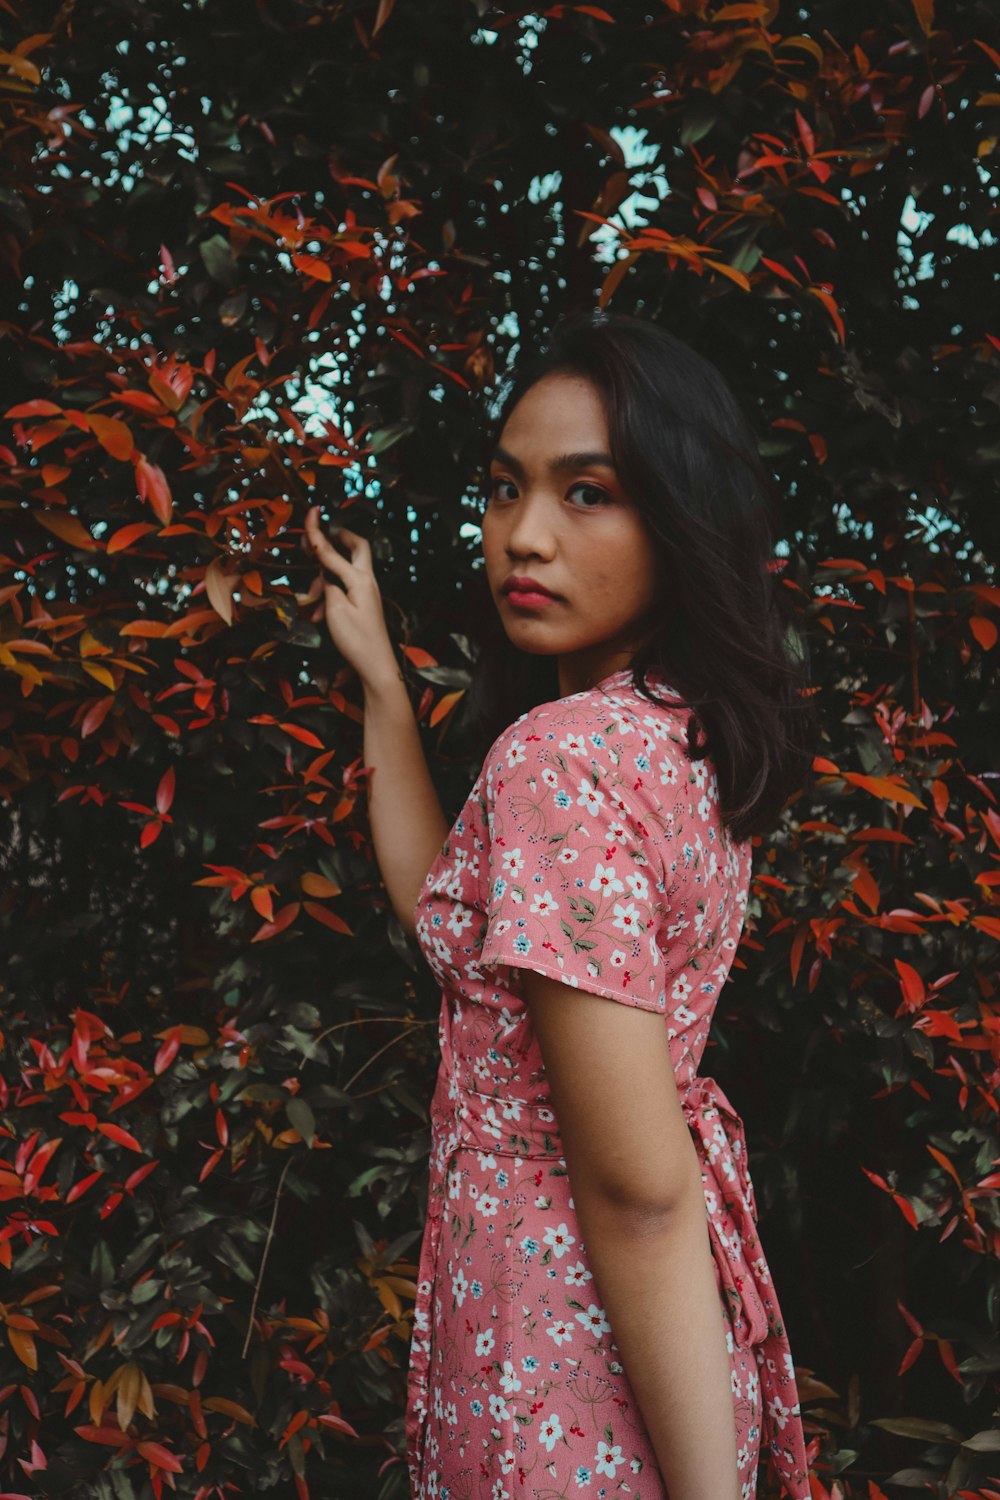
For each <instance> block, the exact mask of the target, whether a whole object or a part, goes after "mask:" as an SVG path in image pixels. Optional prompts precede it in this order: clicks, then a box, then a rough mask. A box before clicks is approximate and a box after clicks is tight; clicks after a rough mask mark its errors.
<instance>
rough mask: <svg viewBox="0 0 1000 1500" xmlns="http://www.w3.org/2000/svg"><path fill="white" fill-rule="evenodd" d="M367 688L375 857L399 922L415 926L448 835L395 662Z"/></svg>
mask: <svg viewBox="0 0 1000 1500" xmlns="http://www.w3.org/2000/svg"><path fill="white" fill-rule="evenodd" d="M362 683H363V684H364V690H365V722H364V756H365V765H366V766H368V767H370V768H371V771H370V774H369V778H368V820H369V823H370V825H371V831H372V842H373V843H374V845H375V857H376V859H377V860H378V867H379V870H380V871H381V873H382V879H383V881H384V882H385V888H386V891H387V892H388V894H389V900H390V901H391V902H392V906H393V910H394V911H395V913H396V915H397V917H398V918H399V920H400V922H401V924H402V926H403V928H404V929H405V931H406V932H408V933H409V934H410V935H411V937H412V935H413V933H414V931H415V928H414V923H413V908H414V907H415V906H416V904H417V897H418V896H419V895H420V888H421V886H422V885H423V883H424V877H425V876H426V874H427V871H428V870H429V869H430V867H431V865H432V864H433V862H434V857H435V855H436V854H437V853H438V850H439V849H440V848H441V845H442V844H443V843H444V841H445V839H446V838H447V836H448V821H447V819H446V818H445V815H444V813H443V811H442V809H441V803H440V802H439V800H438V795H437V792H436V790H435V788H434V783H433V781H432V780H431V774H430V771H429V769H428V767H427V758H426V756H425V755H424V748H423V745H422V744H421V740H420V730H419V727H418V725H417V720H416V716H415V715H414V712H413V708H412V706H411V704H410V698H409V694H408V692H407V690H406V684H405V682H404V681H403V675H402V673H401V672H400V670H399V668H398V666H397V665H396V664H395V662H393V664H392V669H391V671H390V670H389V669H388V668H383V670H382V671H381V672H380V673H378V674H377V675H375V676H373V677H368V678H365V677H362Z"/></svg>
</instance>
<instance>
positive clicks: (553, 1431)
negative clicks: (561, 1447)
mask: <svg viewBox="0 0 1000 1500" xmlns="http://www.w3.org/2000/svg"><path fill="white" fill-rule="evenodd" d="M562 1435H563V1430H562V1423H561V1422H560V1420H559V1418H558V1416H557V1415H556V1413H555V1412H552V1413H550V1415H549V1416H547V1417H546V1418H545V1419H544V1421H543V1422H541V1423H540V1424H539V1428H538V1441H539V1442H540V1443H544V1444H545V1446H546V1448H548V1450H549V1452H550V1453H551V1452H552V1449H553V1448H554V1447H555V1445H556V1441H557V1439H559V1438H561V1437H562Z"/></svg>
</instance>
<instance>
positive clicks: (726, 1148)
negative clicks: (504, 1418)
mask: <svg viewBox="0 0 1000 1500" xmlns="http://www.w3.org/2000/svg"><path fill="white" fill-rule="evenodd" d="M453 1088H454V1091H455V1092H454V1097H451V1092H452V1089H453ZM678 1091H679V1095H680V1101H681V1107H682V1109H683V1110H684V1113H685V1115H686V1116H687V1120H688V1124H689V1126H690V1128H691V1131H692V1135H693V1138H694V1144H695V1150H696V1152H697V1155H698V1159H699V1162H700V1165H701V1176H702V1184H703V1187H704V1189H705V1195H706V1207H707V1209H708V1223H709V1242H710V1246H711V1251H712V1259H713V1261H714V1264H715V1268H716V1273H717V1281H718V1285H719V1291H720V1293H721V1296H722V1299H723V1303H724V1306H725V1308H726V1312H727V1314H728V1323H729V1326H730V1328H731V1329H732V1336H733V1342H734V1344H735V1345H736V1346H737V1347H738V1348H745V1347H751V1346H755V1345H761V1346H762V1348H761V1351H760V1355H759V1357H758V1359H757V1364H758V1368H759V1376H760V1386H761V1397H762V1410H763V1422H762V1427H763V1433H762V1443H761V1452H762V1456H763V1454H764V1453H765V1452H770V1455H771V1457H772V1460H773V1462H774V1464H775V1467H776V1470H777V1473H778V1476H779V1478H780V1480H781V1481H782V1482H783V1484H784V1486H785V1489H786V1492H787V1494H788V1495H789V1496H791V1497H792V1500H809V1495H810V1489H809V1483H808V1477H807V1464H806V1456H805V1447H804V1442H803V1438H802V1431H801V1425H800V1423H799V1417H798V1399H797V1392H796V1391H795V1387H794V1376H793V1369H792V1363H791V1356H790V1352H789V1346H788V1341H787V1337H786V1334H785V1327H784V1323H783V1321H782V1318H781V1313H780V1309H779V1307H778V1303H777V1299H776V1297H775V1294H774V1291H773V1288H772V1286H771V1277H770V1272H769V1270H768V1266H767V1261H766V1260H765V1258H764V1255H763V1251H762V1250H761V1246H760V1241H759V1239H758V1237H757V1227H756V1226H757V1202H756V1198H755V1196H754V1190H753V1184H752V1182H751V1180H750V1172H749V1167H748V1164H747V1146H746V1136H745V1134H744V1129H743V1121H742V1120H741V1119H740V1116H739V1115H738V1114H737V1112H736V1110H735V1109H734V1108H733V1106H732V1104H730V1102H729V1100H728V1098H727V1097H726V1095H725V1093H724V1092H723V1090H722V1088H721V1086H720V1085H719V1084H718V1083H717V1082H716V1080H715V1079H714V1078H703V1077H700V1076H698V1075H695V1077H693V1078H692V1079H691V1080H690V1082H688V1083H687V1084H686V1085H679V1086H678ZM430 1118H431V1180H430V1187H429V1192H428V1202H427V1227H426V1231H425V1235H424V1240H423V1244H422V1247H421V1254H420V1265H419V1269H418V1279H417V1298H416V1303H415V1306H414V1313H413V1333H412V1338H411V1343H410V1362H409V1389H408V1403H407V1418H406V1447H407V1464H408V1467H409V1473H410V1482H411V1495H412V1497H413V1500H423V1492H422V1489H421V1476H420V1473H419V1469H420V1466H421V1462H422V1458H423V1453H424V1427H425V1426H426V1422H427V1413H428V1400H429V1389H428V1386H429V1381H428V1374H429V1364H430V1352H431V1337H430V1330H431V1323H432V1307H431V1301H432V1297H433V1296H434V1295H435V1288H437V1295H439V1296H440V1295H441V1288H442V1287H443V1286H444V1284H445V1279H444V1267H443V1266H439V1264H438V1254H439V1246H440V1232H441V1220H442V1216H443V1212H444V1203H445V1194H446V1190H447V1179H448V1171H449V1167H450V1165H451V1160H452V1158H453V1156H454V1155H455V1153H456V1152H457V1151H459V1150H463V1149H470V1148H471V1149H472V1150H474V1151H483V1152H489V1153H491V1154H492V1155H494V1156H504V1157H515V1158H518V1159H520V1160H522V1161H535V1160H547V1159H552V1158H556V1159H560V1158H562V1155H563V1153H562V1144H561V1141H560V1137H559V1132H558V1126H557V1123H556V1118H555V1114H554V1112H553V1110H552V1108H551V1106H550V1105H545V1104H538V1103H534V1102H532V1101H529V1100H526V1099H503V1098H496V1097H494V1096H493V1095H491V1094H482V1093H478V1092H476V1091H475V1090H473V1089H468V1088H464V1087H462V1086H460V1085H457V1084H454V1083H453V1080H452V1078H451V1077H450V1076H449V1073H448V1071H447V1070H446V1069H445V1068H442V1069H441V1071H440V1072H439V1074H438V1081H437V1087H436V1088H435V1091H434V1097H433V1099H432V1100H431V1106H430ZM786 1355H787V1358H786ZM772 1402H776V1403H777V1415H776V1417H774V1414H773V1413H772V1412H771V1410H770V1408H771V1404H772ZM773 1417H774V1419H773V1420H772V1418H773ZM786 1424H787V1428H788V1430H785V1431H782V1429H783V1428H785V1427H786Z"/></svg>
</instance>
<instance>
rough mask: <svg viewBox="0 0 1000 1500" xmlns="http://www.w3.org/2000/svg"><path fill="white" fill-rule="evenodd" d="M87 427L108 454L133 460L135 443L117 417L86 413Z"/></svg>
mask: <svg viewBox="0 0 1000 1500" xmlns="http://www.w3.org/2000/svg"><path fill="white" fill-rule="evenodd" d="M85 416H86V418H87V425H88V426H89V428H90V430H91V432H92V433H93V434H94V436H95V438H96V439H97V441H98V442H99V443H100V445H101V447H102V448H103V449H104V451H105V452H106V453H110V454H111V457H112V458H121V459H125V458H131V457H132V450H133V448H134V447H135V443H134V442H133V441H132V434H131V432H130V431H129V429H128V427H126V425H125V423H124V422H121V421H119V419H118V418H117V417H101V416H98V415H97V414H96V413H95V412H86V413H85Z"/></svg>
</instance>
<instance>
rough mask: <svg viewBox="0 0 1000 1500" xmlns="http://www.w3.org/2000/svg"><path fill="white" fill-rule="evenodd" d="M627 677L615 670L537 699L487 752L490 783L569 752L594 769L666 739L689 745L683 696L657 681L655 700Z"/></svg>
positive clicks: (612, 764) (559, 759) (557, 759)
mask: <svg viewBox="0 0 1000 1500" xmlns="http://www.w3.org/2000/svg"><path fill="white" fill-rule="evenodd" d="M628 677H629V674H628V673H627V672H626V673H616V674H614V675H613V676H612V677H611V678H606V679H604V680H603V681H602V682H601V683H598V684H597V685H596V686H594V687H590V688H584V689H581V691H580V692H577V693H569V694H567V695H566V696H564V697H561V698H552V699H548V700H546V701H545V702H542V703H536V704H534V705H533V706H532V707H531V708H528V709H526V710H525V711H524V712H523V713H522V714H519V715H518V717H517V718H516V719H514V720H513V722H512V723H510V724H508V725H507V727H506V728H505V729H503V730H502V731H501V732H500V734H498V735H497V736H496V738H495V739H494V741H493V743H492V744H491V746H490V748H489V750H488V751H487V753H486V756H485V759H484V762H483V771H484V773H485V774H486V777H487V780H488V782H489V784H491V785H492V782H493V779H494V778H495V777H496V776H497V775H501V776H505V775H510V774H511V773H513V772H514V771H515V770H516V769H517V768H518V767H524V768H527V769H528V770H529V771H530V770H532V769H534V768H538V769H542V768H544V767H545V766H549V765H552V764H553V762H564V761H565V759H566V757H567V756H568V757H569V758H570V759H571V760H572V761H574V762H576V763H577V764H579V761H580V759H581V758H582V759H584V760H585V761H587V762H588V763H589V764H590V765H591V766H593V767H600V766H601V764H602V762H604V761H607V762H608V769H611V768H612V767H615V766H617V765H618V764H619V762H620V760H621V756H622V753H623V752H624V751H626V750H627V749H629V748H631V749H632V750H633V751H634V753H635V754H638V755H642V753H643V751H644V749H648V748H649V747H651V746H653V745H655V744H661V743H664V742H666V741H668V740H672V741H673V742H674V744H675V745H676V746H677V748H678V749H679V748H680V747H681V746H682V745H684V744H686V742H687V720H688V716H689V715H688V710H686V709H684V708H682V707H681V706H680V705H679V704H678V703H676V702H674V701H673V699H674V698H677V697H679V696H680V695H679V694H676V693H675V692H674V690H673V689H670V688H669V687H666V686H665V685H661V684H659V683H657V684H655V688H654V690H655V691H656V692H657V695H658V698H659V701H652V700H651V699H649V698H646V697H644V696H643V695H642V694H641V693H639V692H638V691H637V690H636V689H635V688H634V687H632V686H631V685H630V682H629V681H628ZM661 695H662V696H661Z"/></svg>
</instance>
